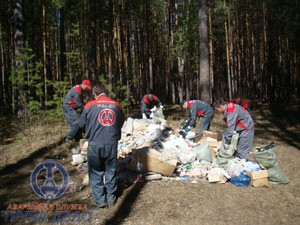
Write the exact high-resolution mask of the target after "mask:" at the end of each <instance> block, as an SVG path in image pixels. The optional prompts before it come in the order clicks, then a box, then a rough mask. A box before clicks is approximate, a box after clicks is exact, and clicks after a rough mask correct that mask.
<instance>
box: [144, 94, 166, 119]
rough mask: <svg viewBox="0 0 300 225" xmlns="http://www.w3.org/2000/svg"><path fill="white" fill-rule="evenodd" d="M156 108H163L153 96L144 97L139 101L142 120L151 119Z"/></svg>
mask: <svg viewBox="0 0 300 225" xmlns="http://www.w3.org/2000/svg"><path fill="white" fill-rule="evenodd" d="M157 107H160V108H161V109H162V108H163V105H162V103H161V101H160V100H159V98H158V97H157V96H155V95H153V94H147V95H144V96H143V98H142V101H141V113H142V117H143V119H152V118H153V112H154V111H155V110H156V109H157Z"/></svg>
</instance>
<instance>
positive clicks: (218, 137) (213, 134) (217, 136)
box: [203, 130, 222, 141]
mask: <svg viewBox="0 0 300 225" xmlns="http://www.w3.org/2000/svg"><path fill="white" fill-rule="evenodd" d="M203 135H204V136H205V137H210V138H213V139H216V140H217V141H218V140H221V139H222V138H221V135H220V134H219V133H216V132H211V131H207V130H205V131H203Z"/></svg>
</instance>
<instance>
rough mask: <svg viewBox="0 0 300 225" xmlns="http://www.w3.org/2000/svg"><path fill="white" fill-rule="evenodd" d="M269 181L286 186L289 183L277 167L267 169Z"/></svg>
mask: <svg viewBox="0 0 300 225" xmlns="http://www.w3.org/2000/svg"><path fill="white" fill-rule="evenodd" d="M268 175H269V181H271V182H274V183H277V184H287V183H288V182H289V179H288V177H287V176H286V175H285V174H284V172H283V171H282V169H281V167H280V166H279V165H276V166H273V167H270V168H269V169H268Z"/></svg>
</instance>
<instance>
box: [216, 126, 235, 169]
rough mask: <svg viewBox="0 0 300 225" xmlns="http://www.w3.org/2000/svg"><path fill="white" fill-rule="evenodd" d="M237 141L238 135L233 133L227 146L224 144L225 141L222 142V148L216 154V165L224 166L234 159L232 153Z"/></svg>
mask: <svg viewBox="0 0 300 225" xmlns="http://www.w3.org/2000/svg"><path fill="white" fill-rule="evenodd" d="M238 140H239V134H238V133H236V132H235V133H234V134H233V135H232V137H231V141H230V144H229V145H226V144H225V139H223V140H222V146H221V148H220V150H219V152H218V156H217V164H218V165H220V166H224V165H226V164H227V163H228V162H229V161H230V160H231V159H233V158H234V156H233V155H234V153H235V151H236V145H237V143H238Z"/></svg>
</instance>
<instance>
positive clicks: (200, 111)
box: [180, 100, 214, 139]
mask: <svg viewBox="0 0 300 225" xmlns="http://www.w3.org/2000/svg"><path fill="white" fill-rule="evenodd" d="M180 106H181V108H182V109H185V110H189V117H188V119H187V120H186V121H185V123H184V124H183V125H182V126H181V131H180V134H181V135H182V136H183V137H185V136H186V134H187V133H188V132H189V131H190V130H191V129H192V128H193V127H195V125H196V120H197V117H200V118H201V122H200V126H199V131H198V132H196V136H197V138H198V139H200V138H201V137H202V134H203V131H205V130H208V129H209V126H210V122H211V120H212V118H213V116H214V110H213V108H212V107H211V106H210V105H209V104H207V103H205V102H203V101H200V100H191V101H182V102H181V103H180Z"/></svg>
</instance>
